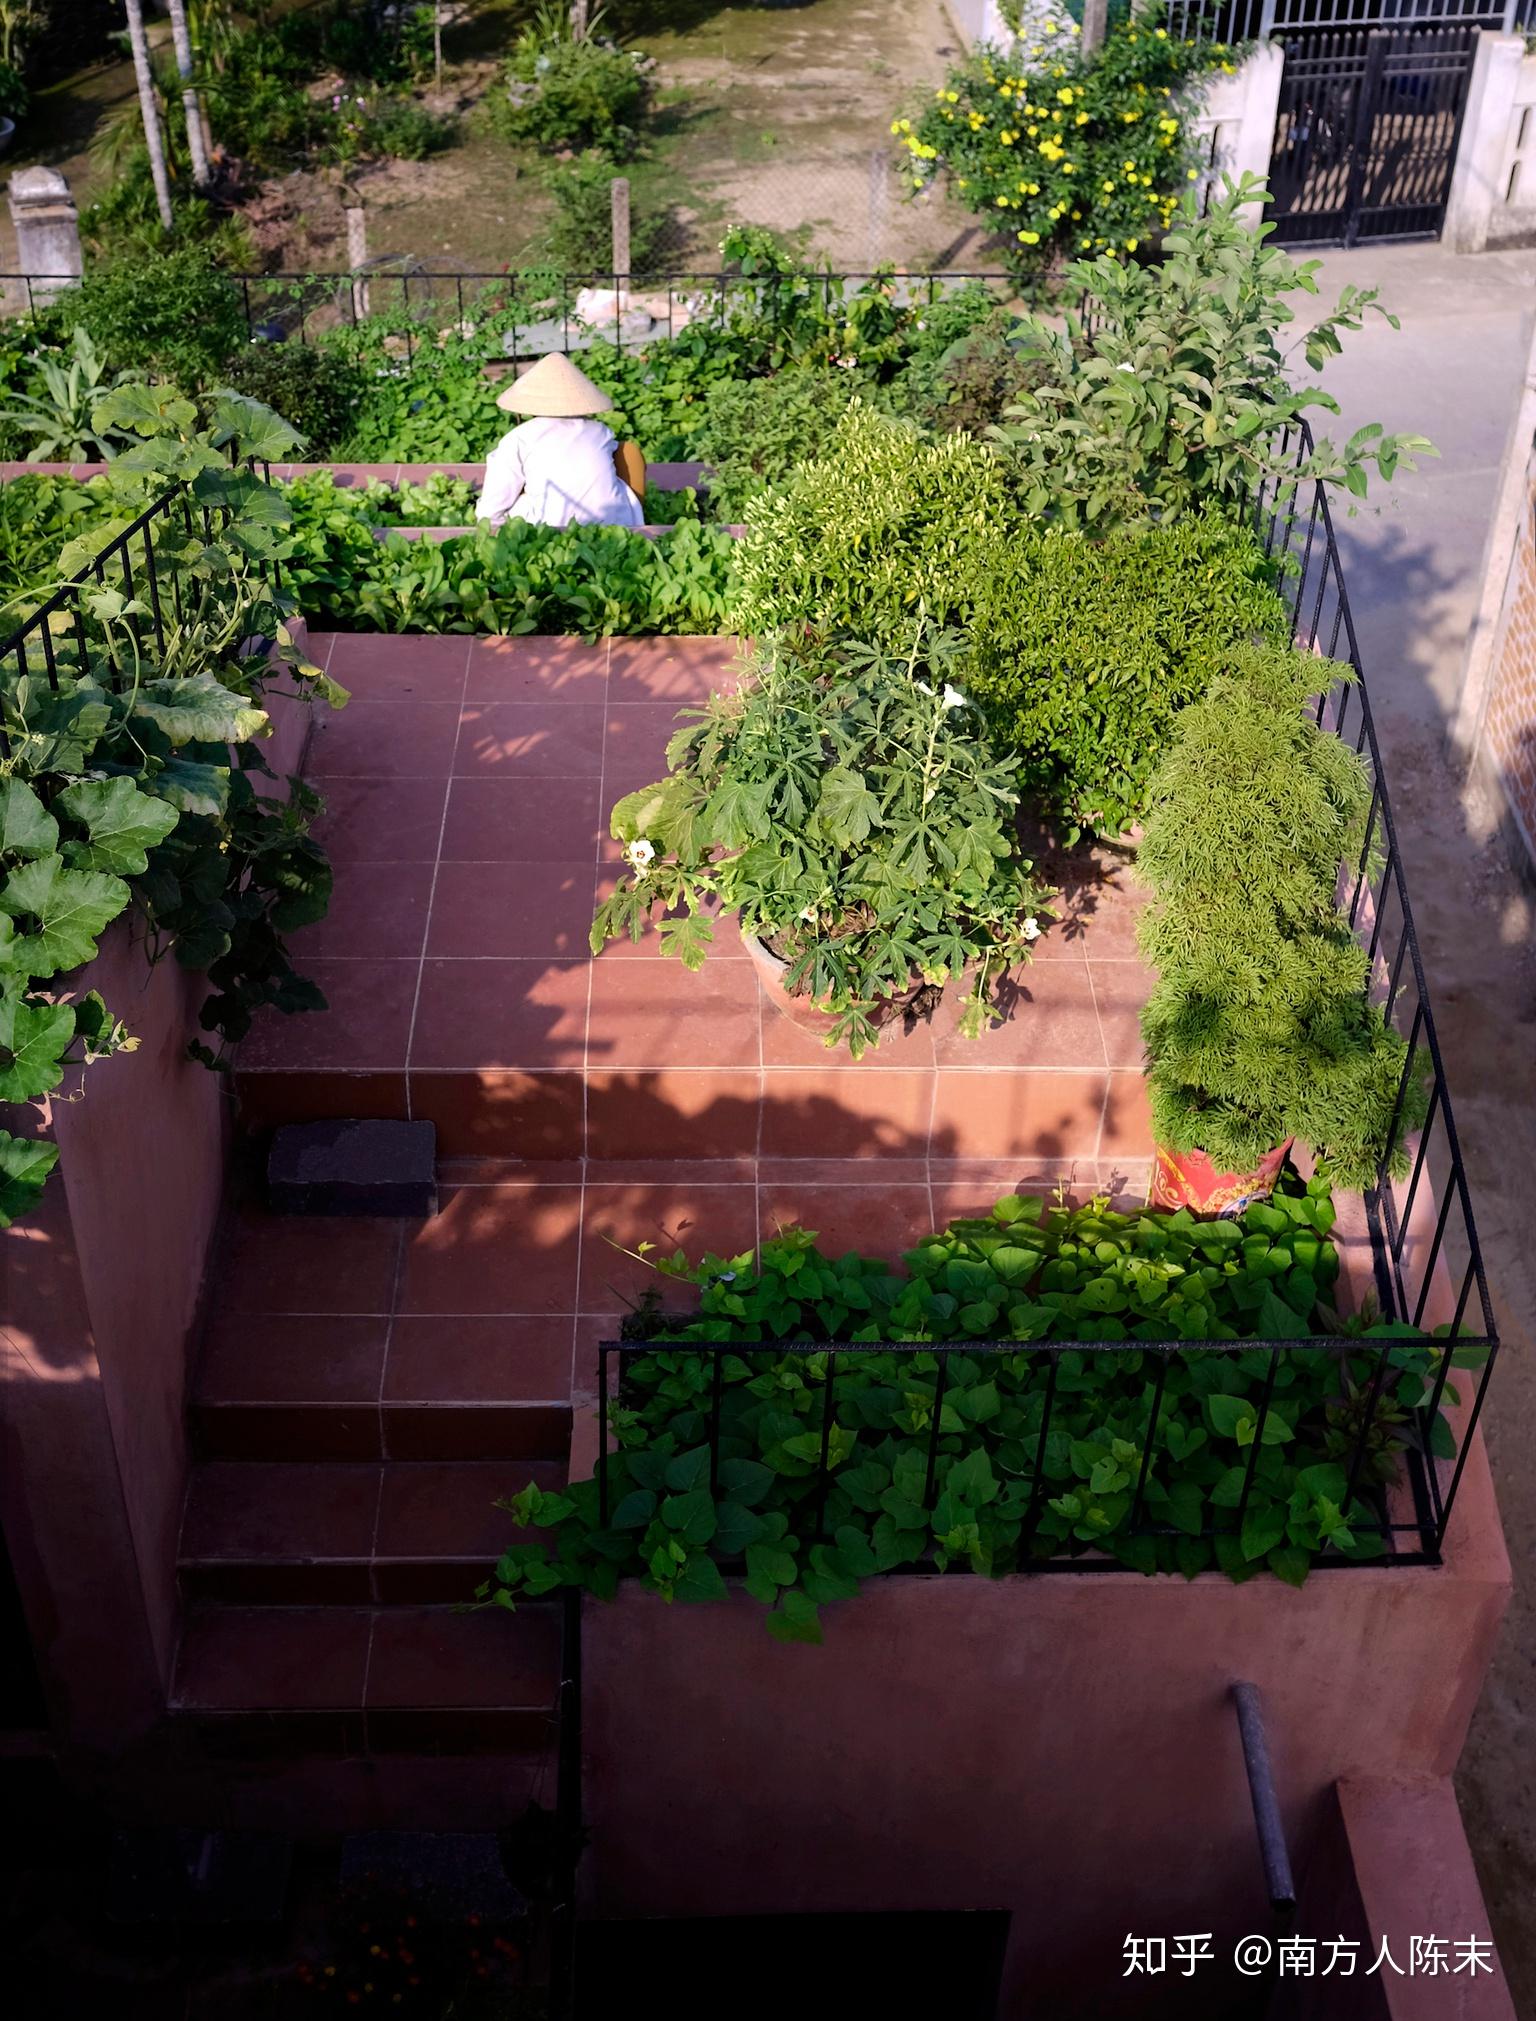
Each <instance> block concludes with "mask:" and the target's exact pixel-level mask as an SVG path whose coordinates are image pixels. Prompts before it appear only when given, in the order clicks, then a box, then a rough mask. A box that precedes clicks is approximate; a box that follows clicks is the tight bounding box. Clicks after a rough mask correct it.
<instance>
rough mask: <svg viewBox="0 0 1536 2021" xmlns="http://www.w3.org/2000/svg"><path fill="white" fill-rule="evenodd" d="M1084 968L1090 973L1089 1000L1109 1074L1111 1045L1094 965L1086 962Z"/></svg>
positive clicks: (1103, 1058) (1106, 1069)
mask: <svg viewBox="0 0 1536 2021" xmlns="http://www.w3.org/2000/svg"><path fill="white" fill-rule="evenodd" d="M1083 966H1084V968H1086V969H1087V971H1088V998H1089V1001H1090V1002H1091V1003H1092V1005H1093V1025H1094V1030H1095V1031H1096V1032H1097V1033H1098V1035H1099V1052H1100V1054H1101V1056H1102V1061H1103V1066H1104V1071H1105V1073H1108V1072H1109V1045H1108V1042H1107V1041H1106V1039H1105V1037H1104V1013H1103V1012H1102V1011H1101V1010H1100V1009H1099V992H1098V990H1097V989H1096V988H1095V986H1094V980H1093V963H1092V962H1091V961H1085V962H1084V963H1083Z"/></svg>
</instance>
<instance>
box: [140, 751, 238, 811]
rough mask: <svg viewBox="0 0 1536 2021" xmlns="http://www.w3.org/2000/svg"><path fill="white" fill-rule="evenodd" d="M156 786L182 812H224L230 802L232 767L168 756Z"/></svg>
mask: <svg viewBox="0 0 1536 2021" xmlns="http://www.w3.org/2000/svg"><path fill="white" fill-rule="evenodd" d="M154 789H155V791H156V792H157V793H158V794H159V795H160V798H161V799H162V800H168V801H169V802H170V804H171V805H172V806H173V807H178V808H180V810H181V812H182V813H183V814H222V813H223V812H224V809H225V808H226V807H227V806H228V805H229V767H228V766H227V765H204V764H200V763H199V762H198V761H197V760H196V759H194V758H167V759H166V761H165V763H164V764H163V765H162V766H161V767H160V770H159V771H158V772H157V773H156V774H155V776H154Z"/></svg>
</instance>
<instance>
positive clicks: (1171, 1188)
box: [1151, 1137, 1295, 1220]
mask: <svg viewBox="0 0 1536 2021" xmlns="http://www.w3.org/2000/svg"><path fill="white" fill-rule="evenodd" d="M1294 1141H1295V1140H1294V1139H1293V1138H1291V1137H1287V1138H1286V1140H1285V1142H1284V1143H1283V1144H1279V1145H1277V1146H1276V1148H1275V1149H1274V1150H1273V1151H1266V1152H1265V1154H1264V1156H1263V1157H1262V1158H1261V1159H1260V1160H1259V1162H1258V1164H1257V1165H1256V1166H1255V1167H1254V1169H1253V1170H1252V1171H1251V1172H1219V1171H1218V1170H1217V1169H1216V1167H1215V1166H1214V1165H1213V1164H1212V1163H1211V1161H1210V1159H1209V1158H1208V1157H1207V1156H1206V1154H1205V1153H1204V1151H1170V1150H1169V1149H1168V1147H1167V1145H1166V1144H1159V1145H1158V1146H1157V1155H1156V1157H1155V1158H1154V1160H1153V1164H1152V1198H1151V1204H1152V1205H1153V1206H1154V1207H1168V1208H1178V1207H1187V1208H1189V1210H1190V1212H1191V1213H1192V1214H1219V1215H1221V1216H1222V1217H1223V1218H1224V1219H1227V1220H1231V1219H1233V1218H1235V1217H1236V1216H1237V1215H1239V1214H1241V1213H1242V1212H1243V1210H1244V1208H1246V1207H1251V1206H1253V1205H1254V1203H1255V1202H1256V1201H1259V1200H1267V1199H1268V1198H1269V1196H1270V1194H1271V1193H1273V1192H1274V1190H1275V1181H1276V1180H1277V1179H1278V1178H1279V1177H1280V1168H1281V1167H1282V1166H1283V1165H1284V1163H1285V1159H1286V1154H1287V1152H1288V1151H1289V1150H1290V1148H1291V1145H1292V1143H1293V1142H1294Z"/></svg>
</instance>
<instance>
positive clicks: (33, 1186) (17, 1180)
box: [0, 1130, 59, 1228]
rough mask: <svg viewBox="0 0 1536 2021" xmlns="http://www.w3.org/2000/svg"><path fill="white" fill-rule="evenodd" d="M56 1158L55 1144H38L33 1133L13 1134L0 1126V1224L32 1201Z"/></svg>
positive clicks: (5, 1225)
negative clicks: (29, 1135) (27, 1134)
mask: <svg viewBox="0 0 1536 2021" xmlns="http://www.w3.org/2000/svg"><path fill="white" fill-rule="evenodd" d="M58 1162H59V1147H58V1145H57V1144H40V1143H39V1142H38V1140H37V1139H36V1138H35V1137H13V1136H12V1135H11V1133H10V1132H9V1130H0V1228H9V1227H10V1225H11V1223H12V1222H13V1221H15V1220H17V1219H19V1217H20V1216H21V1215H23V1214H25V1213H26V1212H27V1210H28V1208H29V1207H31V1206H33V1205H34V1204H35V1202H36V1200H37V1197H38V1195H39V1194H40V1193H41V1192H42V1190H43V1182H44V1181H45V1180H46V1179H47V1177H48V1174H49V1173H50V1172H51V1171H52V1170H53V1168H54V1166H55V1165H56V1164H57V1163H58Z"/></svg>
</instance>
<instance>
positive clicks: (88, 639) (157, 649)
mask: <svg viewBox="0 0 1536 2021" xmlns="http://www.w3.org/2000/svg"><path fill="white" fill-rule="evenodd" d="M228 518H229V514H228V512H227V510H226V509H225V508H223V507H221V506H218V505H206V504H202V503H200V502H197V501H195V500H194V499H193V496H192V493H191V492H190V490H189V489H188V488H187V486H185V485H184V484H173V485H171V486H170V487H169V488H168V489H167V490H165V491H163V492H162V493H161V494H160V496H159V497H158V498H156V499H155V500H154V501H153V503H151V504H150V505H148V506H146V507H145V509H144V510H143V511H142V512H141V513H140V514H139V515H138V517H137V518H135V519H133V520H131V521H130V522H129V524H128V525H127V526H125V527H124V528H123V529H122V531H121V532H119V533H117V534H114V535H113V537H112V538H111V539H110V540H108V541H105V542H104V543H103V544H102V546H101V548H100V550H99V551H98V552H97V553H96V554H95V555H94V556H93V558H92V559H91V560H90V561H89V562H88V563H87V564H86V566H85V567H84V568H82V569H80V570H78V571H77V572H76V573H75V574H74V575H72V576H70V577H69V578H68V579H67V580H66V581H63V582H61V583H60V584H59V585H58V587H57V588H56V589H54V590H52V591H51V592H50V593H49V594H48V595H47V596H45V597H44V598H43V599H42V600H41V601H40V602H39V603H38V605H37V606H36V608H35V609H34V610H32V611H31V612H30V613H29V614H28V615H27V617H26V618H25V619H24V620H23V622H22V623H21V624H19V625H18V626H16V627H15V629H14V630H12V631H11V632H10V633H9V636H7V637H6V638H5V640H4V642H3V644H0V680H3V681H5V682H7V683H10V682H11V681H13V680H14V681H29V680H41V681H44V682H45V683H46V684H47V685H48V686H49V687H50V688H53V689H57V688H58V686H59V683H60V679H61V677H64V676H67V677H69V678H71V679H83V678H85V677H86V676H92V677H94V678H95V679H96V680H98V681H99V682H100V683H101V685H102V686H103V687H106V688H109V689H113V690H121V689H122V688H123V687H125V686H127V685H129V684H130V683H131V682H132V681H133V679H134V678H135V672H136V664H137V663H142V662H143V661H144V660H145V659H146V658H147V657H148V656H149V653H150V651H151V649H153V654H154V659H155V665H156V671H157V672H158V671H161V670H162V667H163V662H164V659H165V655H166V647H167V636H168V635H167V625H168V623H169V624H173V625H177V626H179V625H180V624H181V623H182V622H183V619H184V616H185V613H184V610H183V604H182V596H183V592H182V584H181V572H180V570H179V569H175V568H169V569H167V568H164V567H163V566H162V565H161V563H160V562H158V561H157V559H156V547H157V544H159V545H160V546H161V548H162V550H163V547H164V542H165V536H166V533H167V532H168V531H173V532H174V535H175V539H176V544H177V546H178V547H180V546H181V545H182V543H183V542H185V541H190V540H195V539H197V538H198V537H199V536H200V537H201V539H202V540H204V541H210V542H211V541H213V540H215V539H216V538H217V536H218V534H219V532H220V530H221V528H222V527H223V526H224V525H225V524H226V523H227V521H228ZM107 590H110V591H113V592H115V593H116V595H117V596H118V597H120V598H121V607H120V608H119V609H117V610H116V611H114V613H113V614H112V616H111V618H110V619H108V618H106V617H105V616H104V615H103V614H102V613H101V612H100V611H99V610H93V608H92V598H93V594H94V593H95V592H97V591H107ZM3 616H4V613H0V619H3ZM0 755H9V745H8V743H7V741H6V738H5V733H4V729H3V727H0Z"/></svg>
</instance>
